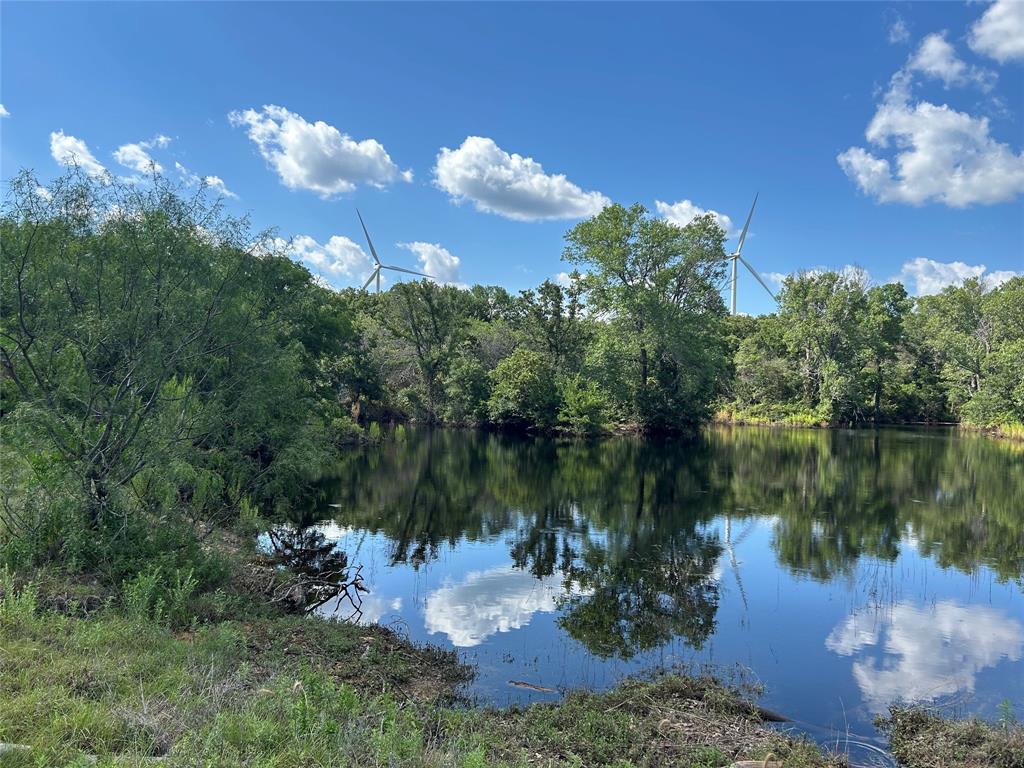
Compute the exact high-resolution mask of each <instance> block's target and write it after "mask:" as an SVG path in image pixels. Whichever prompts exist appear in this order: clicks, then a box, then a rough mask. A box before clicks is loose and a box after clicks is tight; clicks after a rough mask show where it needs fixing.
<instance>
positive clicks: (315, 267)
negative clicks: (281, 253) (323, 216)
mask: <svg viewBox="0 0 1024 768" xmlns="http://www.w3.org/2000/svg"><path fill="white" fill-rule="evenodd" d="M277 244H278V246H283V247H284V248H285V250H286V252H287V253H288V255H289V256H291V257H292V258H293V259H295V260H296V261H301V262H302V263H304V264H306V265H307V266H308V267H309V268H310V269H311V270H312V271H313V272H316V273H319V274H320V275H322V276H324V277H326V278H328V280H329V281H330V282H332V284H333V283H335V282H337V281H338V280H339V279H340V280H341V281H342V282H351V281H353V280H354V281H361V280H364V279H365V278H366V277H367V276H368V275H369V274H370V270H371V269H372V266H371V262H370V257H369V256H367V255H366V253H365V252H364V251H363V249H362V248H361V247H360V246H359V245H358V244H357V243H354V242H353V241H351V240H349V239H348V238H347V237H345V236H344V235H332V236H331V238H330V239H329V240H328V241H327V242H326V243H320V242H318V241H317V240H316V239H315V238H313V237H310V236H309V235H297V236H296V237H293V238H292V239H291V241H288V242H285V241H278V243H277Z"/></svg>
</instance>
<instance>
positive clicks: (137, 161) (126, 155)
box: [114, 144, 163, 173]
mask: <svg viewBox="0 0 1024 768" xmlns="http://www.w3.org/2000/svg"><path fill="white" fill-rule="evenodd" d="M114 159H115V160H117V162H119V163H120V164H121V165H123V166H124V167H125V168H131V169H132V170H133V171H136V172H137V173H148V172H149V171H150V170H153V171H156V172H157V173H160V172H162V171H163V166H162V165H160V163H158V162H156V161H155V160H154V159H153V158H152V157H151V156H150V154H149V153H148V152H147V151H146V150H145V149H143V147H142V144H122V145H121V146H120V147H118V148H117V149H116V150H114Z"/></svg>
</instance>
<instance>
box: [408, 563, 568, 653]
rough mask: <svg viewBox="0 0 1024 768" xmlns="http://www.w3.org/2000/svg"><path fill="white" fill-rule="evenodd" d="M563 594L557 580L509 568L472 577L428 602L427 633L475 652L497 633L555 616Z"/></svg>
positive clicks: (434, 596) (560, 583) (431, 597)
mask: <svg viewBox="0 0 1024 768" xmlns="http://www.w3.org/2000/svg"><path fill="white" fill-rule="evenodd" d="M562 592H563V590H562V580H561V577H558V576H545V577H543V578H540V579H538V578H536V577H535V576H533V575H532V574H530V573H528V572H526V571H522V570H519V569H517V568H513V567H511V566H499V567H497V568H492V569H490V570H487V571H474V572H471V573H469V574H467V576H466V578H465V579H464V580H463V581H462V582H461V583H458V584H454V585H450V586H446V587H442V588H440V589H437V590H435V591H434V592H432V593H431V594H429V595H428V596H427V601H426V606H425V608H424V614H425V617H424V618H425V626H426V630H427V632H429V633H430V634H435V633H437V632H443V633H444V634H446V635H447V636H448V639H449V640H450V641H451V643H452V645H454V646H456V647H458V648H471V647H473V646H475V645H479V644H480V643H482V642H483V641H484V640H486V639H487V638H488V637H490V636H491V635H493V634H494V633H496V632H510V631H512V630H514V629H519V628H521V627H525V626H526V625H527V624H529V623H530V620H531V619H532V618H533V615H534V614H535V613H537V612H543V613H550V612H551V611H554V610H555V609H556V608H557V607H558V599H559V597H560V596H561V595H562Z"/></svg>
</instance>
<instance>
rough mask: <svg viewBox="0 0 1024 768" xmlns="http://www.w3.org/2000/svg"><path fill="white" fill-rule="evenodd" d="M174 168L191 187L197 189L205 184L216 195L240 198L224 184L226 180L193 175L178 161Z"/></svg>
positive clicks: (218, 177)
mask: <svg viewBox="0 0 1024 768" xmlns="http://www.w3.org/2000/svg"><path fill="white" fill-rule="evenodd" d="M174 168H175V170H176V171H177V172H178V173H179V174H180V175H181V178H182V179H184V181H185V183H186V184H188V185H189V186H192V187H195V186H198V185H199V184H203V185H205V186H206V188H207V189H209V190H211V191H212V192H213V193H214V194H217V195H222V196H224V197H234V198H237V197H238V195H236V194H235V193H234V192H232V191H231V190H230V189H228V187H227V184H225V183H224V179H222V178H221V177H220V176H200V175H199V174H197V173H192V171H190V170H189V169H188V168H186V167H185V166H184V165H182V164H181V163H179V162H177V161H175V163H174Z"/></svg>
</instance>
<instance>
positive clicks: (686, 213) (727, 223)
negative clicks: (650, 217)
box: [654, 200, 734, 235]
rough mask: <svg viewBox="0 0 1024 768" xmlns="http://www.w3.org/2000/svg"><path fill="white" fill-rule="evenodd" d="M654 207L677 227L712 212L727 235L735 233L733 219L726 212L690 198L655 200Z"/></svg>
mask: <svg viewBox="0 0 1024 768" xmlns="http://www.w3.org/2000/svg"><path fill="white" fill-rule="evenodd" d="M654 207H655V208H656V209H657V210H658V215H659V216H661V217H662V218H663V219H665V220H666V221H668V222H670V223H672V224H675V225H676V226H677V227H685V226H686V225H687V224H689V223H690V222H691V221H693V220H694V219H695V218H697V217H698V216H703V215H704V214H705V213H710V214H711V215H712V216H714V217H715V221H717V222H718V226H720V227H721V228H722V229H724V230H725V233H726V234H727V235H732V234H734V232H733V228H732V219H730V218H729V217H728V216H726V215H725V214H724V213H719V212H718V211H710V210H705V209H703V208H701V207H699V206H697V205H695V204H694V203H692V202H691V201H689V200H680V201H679V202H678V203H663V202H662V201H661V200H655V201H654Z"/></svg>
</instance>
